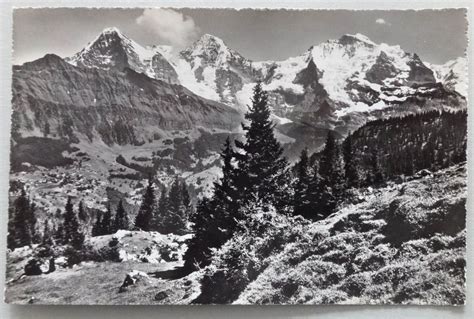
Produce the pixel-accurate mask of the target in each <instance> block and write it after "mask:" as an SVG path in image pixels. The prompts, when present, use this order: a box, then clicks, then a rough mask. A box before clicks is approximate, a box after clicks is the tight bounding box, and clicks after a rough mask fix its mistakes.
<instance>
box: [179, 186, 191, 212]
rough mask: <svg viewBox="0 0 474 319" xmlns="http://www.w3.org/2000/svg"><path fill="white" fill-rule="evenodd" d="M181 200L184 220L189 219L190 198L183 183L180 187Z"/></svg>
mask: <svg viewBox="0 0 474 319" xmlns="http://www.w3.org/2000/svg"><path fill="white" fill-rule="evenodd" d="M181 198H182V199H183V206H184V208H185V214H186V218H189V215H190V213H191V208H192V207H191V197H190V196H189V192H188V188H187V187H186V183H185V182H183V183H182V185H181Z"/></svg>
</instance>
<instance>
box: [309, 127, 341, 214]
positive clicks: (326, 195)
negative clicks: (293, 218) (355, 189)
mask: <svg viewBox="0 0 474 319" xmlns="http://www.w3.org/2000/svg"><path fill="white" fill-rule="evenodd" d="M340 163H341V162H340V153H339V150H338V146H337V143H336V140H335V139H334V136H333V134H332V132H331V131H328V135H327V138H326V144H325V146H324V149H323V151H322V153H321V159H320V161H319V176H318V178H319V185H318V187H317V188H318V191H319V192H320V194H319V196H318V202H316V203H315V204H316V205H315V208H316V210H317V215H318V216H319V218H325V217H327V216H329V215H330V214H332V213H333V211H334V209H335V208H336V205H337V203H338V200H339V195H340V194H339V193H340V188H341V186H340V184H341V169H342V167H341V166H340Z"/></svg>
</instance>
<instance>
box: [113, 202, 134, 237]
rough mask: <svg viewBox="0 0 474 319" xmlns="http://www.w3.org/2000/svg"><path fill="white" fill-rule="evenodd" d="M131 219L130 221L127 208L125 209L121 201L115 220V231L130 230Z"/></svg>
mask: <svg viewBox="0 0 474 319" xmlns="http://www.w3.org/2000/svg"><path fill="white" fill-rule="evenodd" d="M129 223H130V221H129V219H128V214H127V212H126V211H125V208H124V207H123V202H122V200H120V202H119V203H118V205H117V211H116V213H115V219H114V230H115V231H117V230H120V229H128V227H129Z"/></svg>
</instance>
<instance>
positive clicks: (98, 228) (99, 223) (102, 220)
mask: <svg viewBox="0 0 474 319" xmlns="http://www.w3.org/2000/svg"><path fill="white" fill-rule="evenodd" d="M129 227H130V221H129V218H128V214H127V211H126V210H125V208H124V207H123V202H122V200H120V201H119V203H118V205H117V208H116V211H115V216H112V209H111V207H110V204H108V205H107V210H106V211H105V212H100V211H99V212H98V213H97V217H96V220H95V223H94V225H93V226H92V236H102V235H109V234H115V233H116V232H117V231H118V230H120V229H129Z"/></svg>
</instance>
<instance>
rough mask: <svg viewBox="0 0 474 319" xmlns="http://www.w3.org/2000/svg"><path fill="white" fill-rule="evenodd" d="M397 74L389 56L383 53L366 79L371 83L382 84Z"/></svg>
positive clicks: (367, 73) (368, 72) (366, 75)
mask: <svg viewBox="0 0 474 319" xmlns="http://www.w3.org/2000/svg"><path fill="white" fill-rule="evenodd" d="M398 72H399V71H398ZM396 74H397V69H396V68H395V66H394V65H393V63H392V61H391V60H390V58H389V57H388V55H387V54H386V53H385V52H383V51H382V52H380V55H379V56H378V57H377V60H376V61H375V63H374V64H373V65H372V67H371V68H370V69H369V70H368V71H367V72H366V74H365V77H366V78H367V80H369V81H370V82H373V83H377V84H382V82H383V80H385V79H386V78H391V77H394V76H395V75H396Z"/></svg>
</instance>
